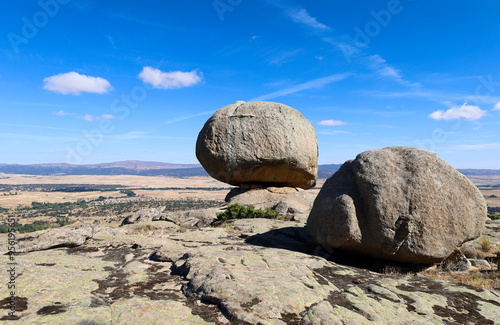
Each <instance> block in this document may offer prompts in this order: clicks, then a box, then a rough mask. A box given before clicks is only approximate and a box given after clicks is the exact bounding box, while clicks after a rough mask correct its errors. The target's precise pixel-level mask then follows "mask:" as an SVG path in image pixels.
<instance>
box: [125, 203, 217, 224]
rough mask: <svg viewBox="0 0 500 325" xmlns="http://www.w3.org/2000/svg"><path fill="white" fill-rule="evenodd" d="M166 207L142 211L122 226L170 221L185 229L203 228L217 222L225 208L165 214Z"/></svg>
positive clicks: (128, 218) (127, 219)
mask: <svg viewBox="0 0 500 325" xmlns="http://www.w3.org/2000/svg"><path fill="white" fill-rule="evenodd" d="M164 210H165V207H164V206H163V207H157V208H149V209H141V210H139V211H137V212H135V213H134V214H133V215H131V216H128V217H126V218H125V219H123V221H122V224H121V225H122V226H124V225H129V224H137V223H145V222H151V221H170V222H173V223H175V224H176V225H178V226H181V227H184V228H202V227H207V226H210V225H211V224H212V223H213V222H214V221H216V220H217V212H221V211H223V208H209V209H196V210H188V211H175V212H171V211H168V212H163V211H164Z"/></svg>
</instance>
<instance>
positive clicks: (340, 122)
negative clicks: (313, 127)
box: [318, 120, 347, 126]
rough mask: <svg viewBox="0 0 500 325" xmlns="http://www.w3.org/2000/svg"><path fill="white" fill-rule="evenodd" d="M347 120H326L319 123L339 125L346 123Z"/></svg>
mask: <svg viewBox="0 0 500 325" xmlns="http://www.w3.org/2000/svg"><path fill="white" fill-rule="evenodd" d="M346 124H347V122H344V121H339V120H324V121H319V122H318V125H326V126H338V125H346Z"/></svg>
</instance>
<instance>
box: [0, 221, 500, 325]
mask: <svg viewBox="0 0 500 325" xmlns="http://www.w3.org/2000/svg"><path fill="white" fill-rule="evenodd" d="M150 224H154V225H156V226H157V227H160V226H162V225H163V226H164V228H162V229H157V228H155V229H153V230H152V229H150V227H149V226H148V227H142V226H141V225H142V223H139V224H134V225H126V226H125V227H124V228H120V229H117V231H115V232H113V231H112V230H110V229H108V228H107V227H101V226H97V227H95V229H94V235H93V237H92V238H89V239H87V240H86V241H85V242H84V243H83V244H82V245H81V246H79V247H73V248H67V247H59V248H55V249H50V250H45V251H32V252H29V253H25V254H19V255H16V256H15V258H16V262H17V265H16V272H17V273H16V274H17V278H16V286H17V298H16V304H17V308H18V309H17V312H16V313H15V315H16V319H17V321H14V322H13V323H14V324H82V325H83V324H374V323H375V324H444V323H458V324H466V323H471V324H494V323H500V302H499V301H500V293H499V292H497V291H491V290H484V289H479V288H475V287H470V286H463V285H457V284H452V283H448V282H442V281H434V280H430V279H427V278H424V277H421V276H404V275H384V274H379V273H375V272H371V271H368V270H366V269H361V268H357V267H353V266H348V265H346V264H341V263H337V262H334V261H333V260H336V257H335V256H331V255H328V254H327V253H326V252H325V251H323V250H321V249H320V248H319V247H318V246H316V245H315V244H314V243H313V242H312V240H311V239H310V238H309V237H308V236H307V234H306V229H305V228H304V225H303V224H302V225H298V223H297V222H286V221H277V220H268V219H247V220H236V221H235V222H233V223H230V224H228V225H225V226H223V227H217V228H202V229H192V230H186V229H181V228H178V226H176V225H174V224H173V223H171V222H153V223H149V224H148V225H150ZM168 224H170V225H172V226H168ZM61 229H64V228H61ZM141 229H143V232H141ZM51 231H53V230H51ZM63 231H64V230H63ZM67 234H68V236H71V235H70V234H71V232H69V231H68V232H67ZM37 236H38V233H34V234H32V237H37ZM5 244H6V236H5V235H1V236H0V245H5ZM1 248H3V247H1ZM2 251H5V250H4V249H2ZM7 277H8V274H7V272H1V273H0V281H1V282H2V283H7V282H8V281H9V280H8V279H7ZM2 292H4V296H3V297H0V309H2V308H3V310H4V311H5V314H4V315H5V316H4V315H1V316H0V317H2V316H3V319H7V317H6V314H7V309H6V308H7V306H8V295H7V293H6V291H2Z"/></svg>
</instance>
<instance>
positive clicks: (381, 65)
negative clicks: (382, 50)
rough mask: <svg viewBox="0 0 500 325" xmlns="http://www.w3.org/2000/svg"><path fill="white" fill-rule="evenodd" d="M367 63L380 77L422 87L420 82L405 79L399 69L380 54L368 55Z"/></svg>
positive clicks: (409, 85)
mask: <svg viewBox="0 0 500 325" xmlns="http://www.w3.org/2000/svg"><path fill="white" fill-rule="evenodd" d="M366 64H367V65H368V67H369V68H370V69H371V70H372V71H374V72H375V73H376V74H377V75H378V76H379V77H381V78H387V79H392V80H394V81H396V82H397V83H399V84H402V85H405V86H408V87H420V84H418V83H412V82H409V81H407V80H405V79H404V78H403V77H402V76H401V73H400V71H399V70H397V69H395V68H394V67H392V66H390V65H389V64H388V63H387V61H386V60H385V59H384V58H383V57H381V56H380V55H378V54H375V55H370V56H367V57H366Z"/></svg>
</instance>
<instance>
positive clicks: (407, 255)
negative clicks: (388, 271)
mask: <svg viewBox="0 0 500 325" xmlns="http://www.w3.org/2000/svg"><path fill="white" fill-rule="evenodd" d="M486 216H487V208H486V202H485V200H484V198H483V196H482V195H481V193H480V192H479V190H478V189H477V187H476V186H474V184H472V182H471V181H470V180H469V179H467V178H466V177H465V176H464V175H462V174H461V173H459V172H458V171H457V170H455V169H454V168H453V167H451V166H450V165H448V164H447V163H446V162H444V161H443V160H441V159H440V158H439V157H438V156H437V155H436V154H433V153H430V152H428V151H425V150H421V149H417V148H411V147H389V148H384V149H378V150H371V151H366V152H363V153H361V154H359V155H358V156H357V157H356V159H355V160H350V161H347V162H346V163H344V164H343V165H342V167H341V168H340V169H339V170H338V171H337V172H336V173H335V174H334V175H333V176H332V177H330V178H329V179H328V180H327V181H326V182H325V184H324V185H323V187H322V189H321V191H320V193H319V195H318V196H317V198H316V200H315V202H314V205H313V208H312V211H311V213H310V215H309V218H308V220H307V231H308V233H309V235H311V236H312V237H314V238H315V239H316V240H317V241H318V242H319V243H320V244H321V245H322V246H324V247H325V248H327V249H329V248H340V249H343V250H349V251H354V252H358V253H363V254H367V255H371V256H373V257H376V258H382V259H391V260H396V261H401V262H408V263H422V264H429V263H435V262H438V261H440V260H442V259H444V258H446V257H447V256H449V255H450V254H451V253H452V252H453V251H454V250H455V249H456V248H457V247H459V246H461V244H463V243H464V242H466V241H469V240H472V239H475V238H477V237H479V236H480V235H481V234H482V232H483V230H484V224H485V221H486Z"/></svg>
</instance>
